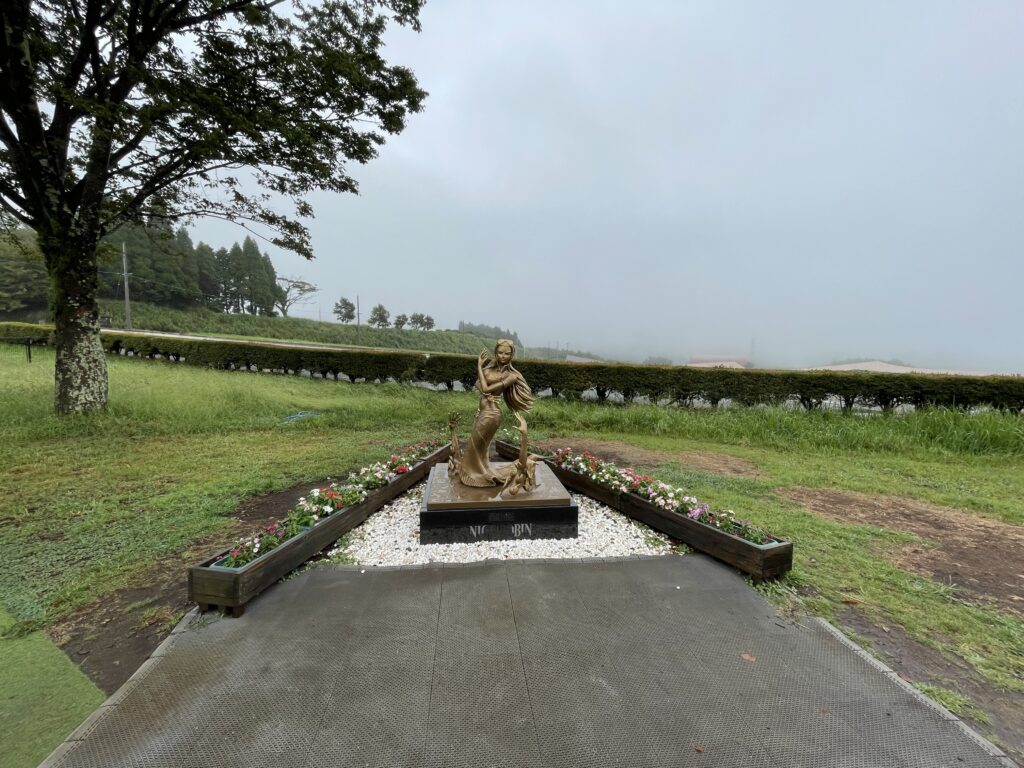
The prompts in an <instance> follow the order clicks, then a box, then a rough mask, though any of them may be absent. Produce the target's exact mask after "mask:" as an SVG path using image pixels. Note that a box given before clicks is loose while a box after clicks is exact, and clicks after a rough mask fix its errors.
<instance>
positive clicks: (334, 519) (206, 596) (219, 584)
mask: <svg viewBox="0 0 1024 768" xmlns="http://www.w3.org/2000/svg"><path fill="white" fill-rule="evenodd" d="M450 450H451V446H448V445H446V446H444V447H442V448H439V449H438V450H436V451H434V452H433V453H431V454H428V455H427V456H425V457H424V458H423V460H422V461H420V462H419V463H417V464H416V465H414V466H413V467H412V468H411V469H410V470H409V471H408V472H406V473H405V474H403V475H399V476H398V477H397V478H395V479H394V480H392V481H391V482H390V483H388V484H387V485H386V486H384V487H383V488H378V489H377V490H375V491H371V492H370V493H369V495H368V496H367V497H366V498H365V499H363V501H361V502H360V503H359V504H356V505H355V506H352V507H348V508H347V509H343V510H338V511H337V512H335V513H334V514H332V515H330V516H329V517H325V518H324V519H323V520H321V521H320V522H318V523H317V524H316V525H314V526H313V527H312V528H310V529H308V530H306V531H303V532H302V533H300V534H299V535H297V536H294V537H292V538H290V539H288V541H286V542H284V543H283V544H281V545H280V546H277V547H275V548H274V549H271V550H270V551H268V552H266V553H265V554H262V555H260V556H259V557H257V558H256V559H255V560H252V561H251V562H248V563H246V564H245V565H243V566H241V567H238V568H223V567H220V566H217V567H214V565H213V564H214V563H215V562H217V561H218V560H220V559H221V558H222V557H224V556H225V555H227V554H228V553H229V552H230V551H231V550H230V549H225V550H223V551H221V552H218V553H217V554H216V555H214V556H213V557H210V558H208V559H206V560H204V561H203V562H202V563H200V564H199V565H194V566H192V567H191V568H189V571H188V594H189V599H190V600H192V601H193V602H196V603H198V604H199V609H200V610H201V611H205V610H209V609H210V608H212V607H222V608H224V609H225V610H227V611H228V612H229V613H231V615H233V616H241V615H242V613H243V611H244V610H245V604H246V603H248V602H249V601H250V600H252V599H253V598H254V597H256V595H258V594H259V593H260V592H262V591H263V590H264V589H266V588H267V587H269V586H270V585H271V584H273V583H275V582H276V581H278V580H279V579H280V578H281V577H283V576H284V575H286V574H287V573H289V572H290V571H292V570H294V569H295V568H297V567H299V566H300V565H302V564H303V563H304V562H306V561H307V560H309V559H310V558H311V557H313V556H314V555H316V554H317V553H318V552H320V551H322V550H323V549H325V548H326V547H328V546H330V545H331V544H332V543H334V542H335V541H337V540H338V539H340V538H341V537H342V536H344V535H345V534H346V533H348V532H349V531H351V530H352V529H353V528H355V527H356V526H357V525H360V524H361V523H363V522H364V521H365V520H366V518H368V517H369V516H370V515H372V514H373V513H374V512H376V511H377V510H378V509H380V508H381V507H383V506H384V505H385V504H387V503H388V502H390V501H393V500H394V499H395V498H397V497H398V496H401V495H402V494H403V493H405V492H406V491H407V490H409V488H411V487H412V486H413V485H415V484H416V483H418V482H419V481H420V480H422V479H423V478H425V477H426V476H427V473H428V472H429V471H430V468H431V467H432V466H434V465H435V464H437V463H438V462H441V461H447V460H448V453H449V451H450Z"/></svg>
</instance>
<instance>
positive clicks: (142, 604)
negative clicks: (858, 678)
mask: <svg viewBox="0 0 1024 768" xmlns="http://www.w3.org/2000/svg"><path fill="white" fill-rule="evenodd" d="M52 359H53V358H52V353H49V352H46V351H42V352H38V353H37V354H36V356H35V358H34V361H33V363H31V364H28V363H26V362H25V358H24V354H23V352H21V351H20V350H17V349H15V348H11V347H2V346H0V411H2V412H3V414H4V419H3V421H2V423H0V484H2V487H3V488H4V489H5V493H4V495H3V496H2V497H0V545H2V546H3V548H4V551H5V552H6V553H8V557H7V558H6V562H5V568H4V569H3V570H2V571H0V596H2V601H3V602H2V607H3V610H4V611H5V612H6V614H8V617H9V618H4V619H3V622H2V628H0V633H2V635H0V658H2V659H17V660H18V663H17V664H6V663H5V664H2V665H0V688H2V689H3V690H4V691H5V693H6V692H7V691H12V692H13V696H11V697H10V698H8V699H6V700H5V701H4V702H3V703H2V704H0V740H2V742H3V743H4V744H5V748H6V750H7V752H6V754H5V764H6V762H7V761H8V760H9V759H13V760H14V762H12V763H11V764H12V765H34V764H35V763H36V762H38V761H39V760H41V759H42V758H43V757H45V755H46V754H47V752H48V751H49V750H50V749H51V748H52V747H53V746H55V745H56V744H57V743H58V742H59V741H60V740H61V739H62V738H63V737H64V736H65V735H66V734H67V731H68V730H69V726H68V723H69V722H70V723H72V724H73V723H74V722H76V721H77V720H80V719H81V718H83V717H84V716H85V715H86V714H87V713H88V712H89V711H90V710H91V709H92V707H94V706H95V704H96V701H97V700H98V699H101V698H102V694H100V693H99V692H98V691H97V689H96V687H95V685H94V684H93V683H90V682H89V678H91V679H92V680H93V681H95V682H98V683H99V684H100V686H101V687H103V688H106V689H107V690H108V692H109V690H110V689H111V688H113V687H116V684H117V682H118V679H119V677H120V679H124V678H126V677H127V676H128V675H129V674H130V673H131V671H132V669H131V668H125V667H131V666H132V664H137V663H139V662H140V661H141V660H142V659H144V658H145V655H146V654H147V653H148V652H149V650H151V649H152V647H154V646H155V644H156V643H157V642H159V640H160V639H161V638H162V637H163V636H164V635H165V634H166V633H167V632H168V631H169V629H170V627H171V626H172V625H173V623H174V622H175V621H176V619H177V618H178V617H179V616H180V615H181V612H182V611H183V610H184V609H185V608H186V603H185V578H184V576H185V575H184V568H185V566H186V565H187V564H188V563H191V562H194V561H196V560H198V559H199V558H200V557H201V556H203V555H205V554H207V553H208V552H210V551H213V550H216V549H217V548H218V547H221V546H223V545H226V544H227V543H229V542H230V540H231V539H232V538H233V537H234V536H236V535H237V534H238V533H240V532H242V531H247V530H251V529H253V528H255V527H256V526H257V525H259V524H260V523H261V522H263V521H264V520H265V519H267V517H268V516H270V515H272V514H273V513H275V511H276V512H277V513H278V514H283V513H284V512H285V511H286V510H285V509H284V508H280V509H279V510H276V508H275V507H274V505H273V503H269V502H261V501H260V500H259V499H254V497H259V496H260V495H262V494H269V493H272V492H275V491H281V490H282V489H287V488H290V487H292V486H295V485H296V484H301V483H309V484H312V483H314V482H316V481H318V480H321V479H323V478H326V477H329V476H338V475H339V474H342V473H343V472H346V471H347V470H350V469H354V468H358V466H361V465H363V464H364V463H366V462H367V461H370V460H372V459H376V458H380V457H382V456H384V455H385V454H387V453H388V452H390V450H391V449H392V448H394V447H397V446H400V445H402V444H407V443H411V442H414V441H417V440H420V439H422V438H424V437H428V436H435V435H439V434H440V433H441V428H442V425H443V424H444V423H445V422H446V420H447V415H448V413H449V412H450V411H452V410H458V411H459V412H461V413H463V414H464V423H468V422H469V421H470V420H471V417H472V414H473V411H474V410H475V407H476V403H475V400H474V398H473V397H472V396H471V395H467V394H460V393H447V392H446V393H436V392H429V391H425V390H421V389H417V388H414V387H405V386H400V385H383V386H377V385H370V384H358V385H353V384H339V383H335V382H333V381H320V380H316V381H313V380H308V379H300V378H295V377H284V376H271V375H258V374H245V373H229V372H216V371H204V370H198V369H193V368H188V367H186V366H176V365H172V364H164V363H159V362H150V361H141V360H127V359H120V358H114V359H111V360H110V361H109V362H110V376H111V401H110V407H109V409H108V411H107V412H106V413H104V414H100V415H98V416H95V417H90V418H70V419H57V418H56V417H54V416H53V415H52V413H51V397H52V373H53V371H52ZM300 411H307V412H309V411H317V412H319V415H317V416H315V417H312V418H304V419H299V420H295V421H286V420H285V417H287V416H289V415H292V414H295V413H298V412H300ZM529 420H530V424H531V430H533V432H535V433H536V434H537V436H538V438H543V439H544V444H545V445H561V444H566V443H570V442H571V443H573V444H575V445H578V446H580V447H590V448H592V449H593V450H595V452H597V453H599V454H603V455H606V456H608V457H610V458H615V459H616V460H618V461H620V462H622V463H628V464H632V465H634V466H636V467H638V468H643V469H644V470H646V471H649V472H651V473H652V474H655V475H656V476H658V477H660V478H662V479H664V480H666V481H668V482H672V483H675V484H678V485H682V486H684V487H685V488H687V490H689V491H690V492H691V493H693V494H694V495H696V496H698V497H700V498H702V499H705V500H707V501H709V502H711V503H712V505H713V506H715V507H719V508H730V509H733V510H735V511H736V512H737V513H738V514H739V515H741V516H743V517H746V518H748V519H750V520H752V521H754V522H756V523H759V524H761V525H763V526H766V527H768V528H769V529H771V530H772V531H774V532H776V533H779V534H781V535H783V536H786V537H788V538H791V539H792V540H793V541H794V542H795V544H796V557H795V564H794V569H793V571H792V573H791V574H790V575H789V577H787V578H786V579H785V580H784V581H782V582H780V583H776V584H772V585H768V586H766V587H762V589H763V591H764V592H765V594H766V595H767V596H768V597H769V598H770V599H771V600H773V601H775V602H776V603H777V604H778V605H780V606H781V607H783V608H784V609H785V610H792V611H806V612H811V613H814V614H817V615H823V616H825V617H827V618H829V619H831V620H833V621H835V622H837V623H838V624H840V625H841V626H843V627H845V628H846V629H847V630H849V631H851V633H852V634H854V635H855V636H857V637H858V638H859V639H860V640H861V641H862V642H864V643H865V644H866V645H869V646H870V647H872V648H873V649H874V650H875V651H876V652H877V653H878V654H879V655H881V656H882V657H883V658H885V659H886V660H888V661H889V662H890V663H892V664H893V665H894V666H897V669H900V670H901V671H904V672H905V673H906V674H907V676H908V677H910V678H911V679H912V680H913V681H914V682H915V684H918V685H920V686H922V687H924V688H925V690H927V691H928V692H929V693H930V694H931V695H933V696H935V697H936V698H937V699H939V700H941V701H942V702H943V703H944V704H946V705H947V706H949V707H951V708H952V709H954V711H957V712H958V713H960V714H962V715H964V716H966V717H968V718H969V719H971V721H972V722H973V723H974V724H975V725H976V726H977V727H978V728H979V729H980V730H981V731H982V732H984V733H987V734H989V735H991V736H993V737H994V738H995V739H996V740H998V741H999V742H1000V743H1002V744H1003V746H1004V747H1005V748H1009V749H1011V750H1014V751H1015V752H1016V753H1017V754H1018V756H1019V755H1021V754H1022V753H1024V743H1022V741H1021V736H1020V734H1022V733H1024V714H1022V711H1021V710H1022V708H1021V706H1020V701H1021V700H1022V696H1024V602H1022V601H1021V598H1022V597H1024V595H1022V589H1021V582H1020V578H1021V576H1020V574H1021V573H1024V568H1022V564H1021V557H1020V554H1019V553H1020V552H1021V551H1024V536H1022V534H1024V504H1022V502H1021V501H1020V500H1021V499H1022V498H1024V419H1021V417H1019V416H1002V415H999V414H992V413H985V414H978V415H974V416H968V415H964V414H961V413H955V412H948V411H922V412H919V413H912V414H906V415H899V416H893V417H859V416H844V415H841V414H834V413H802V412H793V411H785V410H775V409H752V410H739V409H736V410H732V409H722V410H718V411H711V410H685V409H678V408H658V407H653V406H640V405H634V406H616V405H604V406H599V405H595V404H586V403H567V402H564V401H558V400H547V399H541V400H539V401H538V402H537V405H536V408H535V410H534V412H533V413H532V415H531V416H530V419H529ZM533 432H532V433H533ZM247 500H248V501H247ZM972 558H973V559H972ZM47 637H48V638H49V639H50V641H52V642H49V641H47V640H46V638H47ZM113 640H117V648H116V649H115V650H114V651H106V652H104V651H103V648H106V647H107V646H109V645H110V644H111V642H112V641H113ZM709 642H713V638H709ZM57 647H60V648H62V649H63V650H64V651H65V653H66V654H67V656H68V657H69V658H70V659H71V660H72V661H73V662H75V664H76V665H77V666H78V668H79V669H80V670H82V671H81V672H78V671H76V670H75V669H74V668H73V667H72V668H67V666H66V664H65V662H64V661H63V657H62V654H61V653H60V652H59V651H58V650H56V648H57ZM105 653H106V655H104V654H105ZM112 653H116V654H120V657H119V658H114V657H112V655H111V654H112ZM115 660H116V661H119V662H120V663H119V664H116V665H115V664H113V661H115ZM895 660H898V661H899V662H900V664H902V665H903V666H902V668H901V667H900V666H898V665H896V664H895ZM26 669H32V670H38V672H37V673H33V674H36V675H37V679H32V678H31V675H29V677H28V678H26ZM55 675H60V676H61V677H62V678H64V677H66V676H69V675H70V676H71V677H70V678H69V679H71V678H73V679H74V682H73V683H70V682H66V681H65V682H62V683H61V685H62V686H63V687H64V688H65V689H66V690H68V691H70V693H69V694H68V695H67V696H64V697H62V698H61V699H59V703H60V706H61V707H63V708H64V711H63V714H62V715H61V716H60V717H58V716H54V717H49V718H45V719H41V718H39V717H36V716H33V715H32V714H31V713H32V712H33V710H32V709H31V708H30V706H29V704H30V701H29V700H30V699H31V698H32V697H33V695H34V693H33V692H34V691H38V690H43V689H46V687H47V686H48V685H52V684H53V680H54V679H55V677H54V676H55ZM76 675H77V677H75V676H76ZM58 714H59V713H58ZM8 745H10V746H8Z"/></svg>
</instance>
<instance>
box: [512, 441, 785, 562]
mask: <svg viewBox="0 0 1024 768" xmlns="http://www.w3.org/2000/svg"><path fill="white" fill-rule="evenodd" d="M494 447H495V449H496V450H497V452H498V455H499V456H501V457H502V458H503V459H507V460H510V461H514V460H515V459H516V458H517V457H518V456H519V447H518V446H516V445H513V444H512V443H506V442H504V441H503V440H495V441H494ZM548 466H550V467H551V469H552V471H553V472H554V473H555V476H556V477H557V478H558V479H559V480H561V481H562V484H563V485H565V487H566V488H569V489H570V490H573V491H577V492H579V493H582V494H584V495H585V496H589V497H590V498H592V499H594V500H595V501H599V502H601V503H602V504H605V505H607V506H609V507H611V508H612V509H615V510H618V511H619V512H621V513H622V514H624V515H627V516H629V517H632V518H633V519H635V520H639V521H640V522H642V523H645V524H647V525H649V526H651V528H654V529H655V530H657V531H661V532H662V533H666V534H668V535H669V536H671V537H672V538H674V539H678V540H679V541H682V542H683V543H685V544H686V545H688V546H690V547H693V548H694V549H696V550H697V551H699V552H703V553H704V554H706V555H711V557H714V558H715V559H717V560H721V561H722V562H724V563H728V564H729V565H731V566H733V567H734V568H737V569H739V570H741V571H743V572H744V573H747V574H750V575H751V576H752V577H753V578H754V579H756V580H758V581H760V580H763V579H774V578H778V577H779V576H782V575H783V574H785V573H786V571H788V570H789V569H790V568H792V567H793V542H791V541H773V542H769V543H767V544H754V543H752V542H749V541H746V540H745V539H741V538H740V537H739V536H734V535H733V534H731V533H726V532H725V531H721V530H719V529H718V528H715V527H714V526H710V525H707V524H705V523H700V522H698V521H696V520H691V519H690V518H688V517H686V515H681V514H679V513H678V512H669V511H668V510H666V509H662V508H661V507H659V506H658V505H657V504H654V503H652V502H650V501H648V500H647V499H645V498H642V497H641V496H637V495H636V494H635V493H629V492H621V491H616V490H613V489H611V488H607V487H606V486H603V485H601V484H599V483H596V482H594V481H593V480H591V479H590V478H589V477H587V476H586V475H581V474H579V473H577V472H572V471H570V470H568V469H562V468H561V467H559V466H556V465H555V463H554V462H552V461H550V460H549V461H548Z"/></svg>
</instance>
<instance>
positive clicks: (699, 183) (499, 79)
mask: <svg viewBox="0 0 1024 768" xmlns="http://www.w3.org/2000/svg"><path fill="white" fill-rule="evenodd" d="M422 21H423V31H422V33H420V34H419V35H417V34H415V33H411V32H406V31H401V32H397V33H395V34H393V35H392V36H391V38H390V40H391V42H390V44H389V47H388V55H389V57H390V58H391V60H393V61H397V62H402V63H405V64H407V65H408V66H410V67H411V68H412V69H413V70H414V71H415V72H416V74H417V76H418V78H419V79H420V82H421V83H422V85H423V87H424V88H425V89H426V90H428V91H429V92H430V97H429V99H428V100H427V103H426V108H425V110H424V112H423V113H421V114H419V115H413V116H412V119H411V121H410V124H409V127H408V128H407V129H406V131H405V132H404V133H403V134H402V135H400V136H398V137H394V138H392V139H391V140H390V141H389V143H388V144H386V145H385V146H384V147H383V148H382V150H381V156H380V157H379V158H378V159H377V160H376V161H375V162H373V163H371V164H370V165H368V166H363V167H356V168H354V171H355V174H354V175H355V176H356V178H357V179H358V180H359V182H360V187H361V194H360V196H358V197H356V196H353V195H345V196H338V195H328V194H319V195H315V196H314V197H313V198H312V202H313V204H314V207H315V210H316V212H317V218H316V219H315V220H313V221H312V222H311V231H312V235H313V245H314V249H315V251H316V254H317V258H316V260H315V261H314V262H312V263H307V262H305V261H304V260H303V259H301V258H300V257H298V256H295V255H292V254H288V253H285V252H279V251H275V250H273V249H271V250H270V253H271V256H272V258H273V261H274V263H275V266H276V268H277V270H278V273H279V274H286V275H292V276H301V277H302V278H304V279H307V280H310V281H312V282H314V283H316V284H317V285H319V286H320V287H321V289H322V293H321V294H320V296H319V301H320V305H321V307H322V312H323V316H324V318H325V319H329V318H330V317H331V316H330V308H331V306H332V305H333V303H334V301H335V300H337V298H338V297H339V296H347V297H349V298H351V299H353V300H354V299H355V296H356V294H358V295H359V297H360V302H361V304H362V307H363V313H364V317H365V315H366V314H368V310H369V308H370V307H371V306H372V305H373V304H376V303H378V302H380V303H383V304H384V305H385V306H386V307H387V308H388V309H389V310H390V311H391V313H392V315H395V314H397V313H399V312H405V313H411V312H416V311H420V312H425V313H427V314H430V315H433V316H434V318H435V319H436V320H437V323H438V326H439V327H455V326H456V324H457V323H458V321H459V320H467V321H470V322H480V323H488V324H492V325H500V326H503V327H510V328H512V329H515V330H516V331H518V332H519V334H520V335H521V337H522V338H523V340H524V342H525V343H526V344H527V345H531V344H532V345H545V344H551V345H554V344H555V343H556V342H558V343H560V344H561V345H563V346H564V345H566V344H568V345H569V346H570V347H572V348H579V349H588V350H591V351H594V352H597V353H599V354H601V353H603V354H606V355H609V356H616V357H620V358H622V359H643V358H644V357H646V356H648V355H661V356H665V357H669V358H673V359H675V360H679V361H685V360H686V359H687V358H688V357H689V356H690V355H706V354H735V355H744V356H750V355H751V354H752V357H753V359H754V360H755V361H756V362H758V363H760V364H763V365H778V366H790V365H809V364H821V363H825V362H828V361H830V360H834V359H839V358H847V357H872V358H873V357H877V358H899V359H902V360H905V361H907V362H911V363H914V364H916V365H919V366H932V367H955V368H965V369H978V370H991V371H1015V372H1022V371H1024V341H1022V338H1021V337H1022V333H1021V326H1022V322H1021V321H1022V319H1024V310H1022V308H1021V307H1022V304H1024V302H1022V300H1021V298H1022V287H1024V266H1022V263H1024V258H1022V257H1024V45H1022V44H1021V41H1022V40H1024V2H1021V0H1008V1H1007V2H997V1H995V0H963V1H962V2H936V0H922V1H921V2H901V1H898V2H889V1H887V2H864V1H863V0H858V2H842V3H841V2H838V1H833V2H827V3H816V2H811V1H810V0H803V1H802V2H779V1H777V0H773V2H755V1H754V0H750V2H726V1H723V0H707V1H706V2H691V1H690V0H676V1H673V2H668V1H666V2H635V3H625V2H615V3H612V2H595V1H593V0H576V2H550V1H547V2H524V1H523V0H517V1H516V2H501V3H499V2H479V0H477V1H476V2H473V1H471V0H433V1H432V2H430V3H428V5H427V6H426V8H425V10H424V12H423V15H422ZM243 234H244V233H243V232H241V231H239V230H237V229H234V228H233V227H231V225H226V224H223V223H219V222H212V221H211V222H199V223H198V224H197V225H196V227H195V231H194V235H195V237H196V239H203V240H206V241H208V242H210V243H211V244H213V245H215V246H216V245H222V244H229V243H230V242H231V241H233V240H236V239H237V240H240V239H241V237H242V236H243ZM299 314H304V315H306V316H312V317H316V315H317V306H316V305H315V304H314V305H311V306H309V307H307V308H305V310H303V311H301V312H300V313H299ZM752 350H753V351H752Z"/></svg>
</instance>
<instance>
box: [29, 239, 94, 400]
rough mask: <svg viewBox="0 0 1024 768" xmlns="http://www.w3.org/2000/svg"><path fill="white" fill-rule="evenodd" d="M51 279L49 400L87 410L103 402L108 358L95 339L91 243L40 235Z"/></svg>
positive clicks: (92, 253) (92, 247)
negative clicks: (51, 372)
mask: <svg viewBox="0 0 1024 768" xmlns="http://www.w3.org/2000/svg"><path fill="white" fill-rule="evenodd" d="M39 244H40V248H41V249H42V251H43V256H44V258H45V260H46V267H47V271H48V272H49V274H50V279H51V281H52V285H53V295H52V297H51V307H52V309H53V321H54V327H55V330H54V340H55V346H56V352H57V360H56V365H55V366H54V388H53V402H54V410H55V411H56V412H57V413H58V414H69V413H89V412H93V411H98V410H102V409H103V408H105V407H106V405H107V396H108V388H107V361H106V358H105V357H104V354H103V345H102V344H101V343H100V320H99V305H98V304H97V303H96V292H97V288H98V285H97V283H98V275H97V272H96V245H95V243H84V244H83V243H82V242H81V241H77V242H76V238H71V237H67V238H58V237H53V238H40V243H39Z"/></svg>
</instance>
